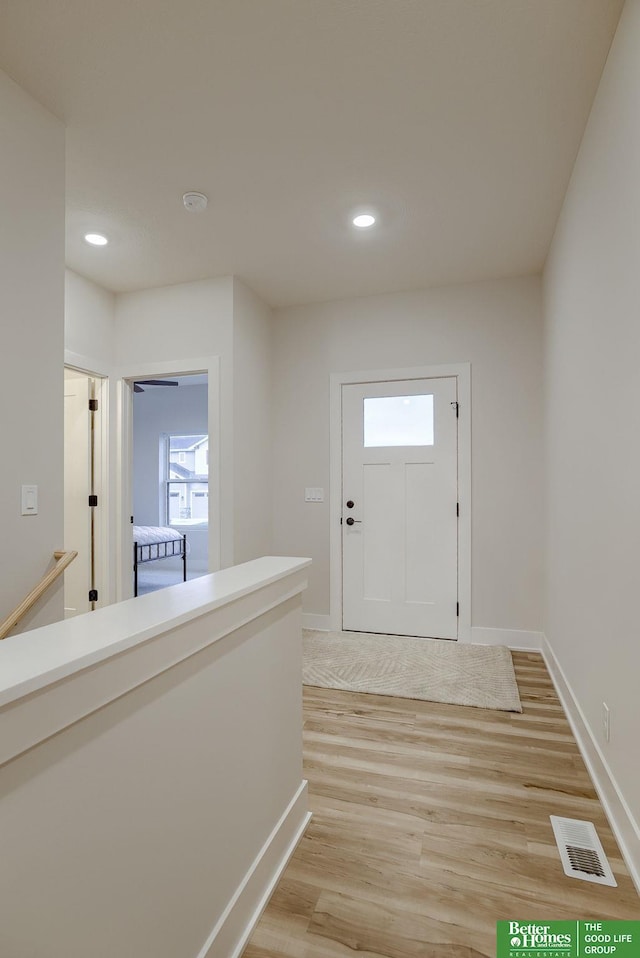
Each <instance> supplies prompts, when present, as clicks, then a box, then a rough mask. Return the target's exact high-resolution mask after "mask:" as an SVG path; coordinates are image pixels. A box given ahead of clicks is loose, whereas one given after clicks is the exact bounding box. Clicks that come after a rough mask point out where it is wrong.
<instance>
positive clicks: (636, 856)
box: [542, 635, 640, 895]
mask: <svg viewBox="0 0 640 958" xmlns="http://www.w3.org/2000/svg"><path fill="white" fill-rule="evenodd" d="M542 655H543V658H544V660H545V663H546V666H547V669H548V670H549V675H550V676H551V679H552V681H553V684H554V686H555V689H556V692H557V693H558V698H559V699H560V702H561V704H562V707H563V709H564V712H565V715H566V716H567V718H568V720H569V725H570V726H571V730H572V732H573V734H574V737H575V740H576V742H577V744H578V748H579V749H580V754H581V755H582V758H583V759H584V763H585V765H586V766H587V770H588V772H589V775H590V776H591V781H592V782H593V784H594V786H595V789H596V792H597V793H598V798H599V799H600V801H601V803H602V807H603V808H604V811H605V814H606V816H607V818H608V819H609V824H610V825H611V828H612V830H613V833H614V835H615V836H616V840H617V842H618V845H619V846H620V851H621V852H622V857H623V858H624V861H625V864H626V866H627V868H628V870H629V874H630V876H631V879H632V881H633V883H634V885H635V887H636V890H637V892H638V894H639V895H640V824H639V823H638V822H636V820H635V818H634V816H633V814H632V813H631V809H630V808H629V806H628V805H627V803H626V801H625V798H624V795H623V794H622V792H621V791H620V789H619V788H618V784H617V782H616V780H615V778H614V776H613V775H612V773H611V770H610V768H609V766H608V764H607V762H606V759H605V757H604V755H603V754H602V751H601V750H600V746H599V745H598V742H597V741H596V739H595V738H594V736H593V732H592V731H591V728H590V726H589V724H588V722H587V720H586V718H585V715H584V713H583V711H582V709H581V707H580V704H579V702H578V700H577V698H576V696H575V695H574V692H573V689H572V688H571V685H570V684H569V681H568V679H567V677H566V675H565V674H564V671H563V669H562V666H561V665H560V663H559V662H558V659H557V658H556V655H555V652H554V651H553V649H552V647H551V643H550V642H549V640H548V639H547V637H546V636H544V635H543V646H542Z"/></svg>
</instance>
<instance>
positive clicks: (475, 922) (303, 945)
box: [244, 652, 640, 958]
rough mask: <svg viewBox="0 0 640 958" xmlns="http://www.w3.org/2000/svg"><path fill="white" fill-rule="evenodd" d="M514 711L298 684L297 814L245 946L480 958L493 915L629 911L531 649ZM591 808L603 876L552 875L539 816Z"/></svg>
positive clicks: (282, 951)
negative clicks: (301, 762) (300, 829)
mask: <svg viewBox="0 0 640 958" xmlns="http://www.w3.org/2000/svg"><path fill="white" fill-rule="evenodd" d="M513 658H514V666H515V671H516V678H517V681H518V687H519V691H520V697H521V700H522V705H523V712H522V713H521V714H518V713H511V712H494V711H489V710H485V709H475V708H468V707H460V706H451V705H442V704H440V703H432V702H422V701H415V700H412V699H397V698H391V697H388V696H380V695H365V694H362V693H351V692H344V691H338V690H332V689H316V688H305V690H304V703H305V713H304V715H305V718H304V741H305V775H306V777H307V778H308V780H309V796H310V799H309V800H310V806H311V810H312V812H313V818H312V820H311V823H310V825H309V827H308V829H307V832H306V833H305V835H304V837H303V838H302V840H301V842H300V844H299V846H298V848H297V850H296V852H295V853H294V855H293V857H292V859H291V861H290V862H289V865H288V866H287V869H286V871H285V874H284V877H283V879H282V880H281V882H280V884H279V886H278V888H277V889H276V891H275V893H274V895H273V897H272V899H271V901H270V903H269V905H268V906H267V908H266V910H265V912H264V914H263V916H262V918H261V919H260V921H259V923H258V924H257V926H256V928H255V930H254V933H253V935H252V937H251V940H250V942H249V944H248V945H247V948H246V949H245V952H244V958H289V956H290V958H346V956H348V955H353V953H354V951H357V952H359V953H361V954H363V956H368V958H418V956H419V958H425V956H427V955H428V956H433V958H493V956H494V955H495V923H496V921H497V920H499V919H501V920H507V919H518V920H534V919H535V920H539V919H550V920H552V919H562V918H564V919H577V918H583V919H589V918H592V919H596V918H600V919H607V918H619V919H625V918H626V919H634V918H635V919H640V898H639V897H638V894H637V892H636V890H635V888H634V886H633V883H632V882H631V879H630V878H629V875H628V873H627V870H626V867H625V865H624V862H623V860H622V856H621V855H620V852H619V849H618V847H617V844H616V841H615V838H614V836H613V834H612V832H611V829H610V827H609V825H608V822H607V820H606V817H605V815H604V812H603V810H602V807H601V806H600V803H599V801H598V799H597V796H596V793H595V790H594V787H593V784H592V782H591V781H590V779H589V775H588V773H587V770H586V768H585V766H584V763H583V761H582V758H581V756H580V753H579V750H578V748H577V745H576V743H575V741H574V739H573V736H572V734H571V730H570V727H569V724H568V722H567V720H566V717H565V715H564V713H563V710H562V706H561V704H560V702H559V700H558V697H557V694H556V692H555V689H554V687H553V684H552V682H551V679H550V677H549V675H548V673H547V670H546V667H545V665H544V661H543V659H542V656H540V655H539V654H537V653H529V652H520V653H514V655H513ZM551 814H556V815H563V816H567V817H571V818H583V819H587V820H589V821H593V822H594V824H595V825H596V828H597V830H598V834H599V837H600V840H601V841H602V844H603V847H604V849H605V852H606V854H607V856H608V857H609V861H610V864H611V867H612V869H613V871H614V874H615V875H616V879H617V881H618V887H617V888H607V887H604V886H600V885H594V884H590V883H588V882H583V881H578V880H576V879H571V878H567V877H566V876H565V875H564V872H563V870H562V865H561V863H560V859H559V856H558V851H557V848H556V845H555V841H554V838H553V832H552V829H551V824H550V821H549V815H551Z"/></svg>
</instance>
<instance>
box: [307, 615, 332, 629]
mask: <svg viewBox="0 0 640 958" xmlns="http://www.w3.org/2000/svg"><path fill="white" fill-rule="evenodd" d="M302 628H303V629H318V630H319V631H320V632H332V631H333V630H332V628H331V616H330V615H318V614H317V613H315V612H303V613H302Z"/></svg>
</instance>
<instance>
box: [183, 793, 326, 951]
mask: <svg viewBox="0 0 640 958" xmlns="http://www.w3.org/2000/svg"><path fill="white" fill-rule="evenodd" d="M310 818H311V812H309V811H308V809H307V782H306V780H304V781H303V782H302V783H301V785H300V787H299V788H298V790H297V792H296V793H295V795H294V796H293V798H292V799H291V801H290V802H289V805H288V806H287V808H286V809H285V811H284V812H283V814H282V816H281V818H280V821H279V822H278V823H277V825H276V826H275V828H274V829H273V831H272V832H271V834H270V835H269V837H268V839H267V840H266V842H265V843H264V845H263V846H262V848H261V849H260V851H259V853H258V855H257V856H256V858H255V860H254V861H253V863H252V864H251V867H250V868H249V870H248V871H247V873H246V875H245V876H244V878H243V880H242V881H241V883H240V885H239V886H238V888H237V890H236V892H235V894H234V895H233V897H232V898H231V901H230V902H229V904H228V905H227V907H226V908H225V910H224V912H223V913H222V915H221V916H220V918H219V919H218V921H217V922H216V924H215V927H214V928H213V931H212V932H211V934H210V935H209V937H208V938H207V940H206V942H205V944H204V946H203V947H202V948H201V950H200V952H199V953H198V958H239V956H240V955H241V954H242V952H243V950H244V948H245V946H246V944H247V941H248V940H249V937H250V935H251V932H252V931H253V929H254V927H255V925H256V923H257V921H258V919H259V918H260V915H261V914H262V912H263V911H264V909H265V907H266V905H267V902H268V901H269V898H270V897H271V895H272V894H273V891H274V889H275V887H276V885H277V883H278V881H279V879H280V876H281V875H282V872H283V871H284V869H285V868H286V866H287V862H288V861H289V859H290V857H291V855H292V854H293V852H294V851H295V848H296V845H297V844H298V842H299V841H300V839H301V838H302V835H303V833H304V830H305V829H306V827H307V825H308V824H309V820H310Z"/></svg>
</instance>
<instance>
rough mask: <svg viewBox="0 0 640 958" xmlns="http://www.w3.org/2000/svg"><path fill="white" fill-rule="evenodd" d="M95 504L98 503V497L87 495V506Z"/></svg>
mask: <svg viewBox="0 0 640 958" xmlns="http://www.w3.org/2000/svg"><path fill="white" fill-rule="evenodd" d="M97 505H98V497H97V496H89V506H97Z"/></svg>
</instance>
